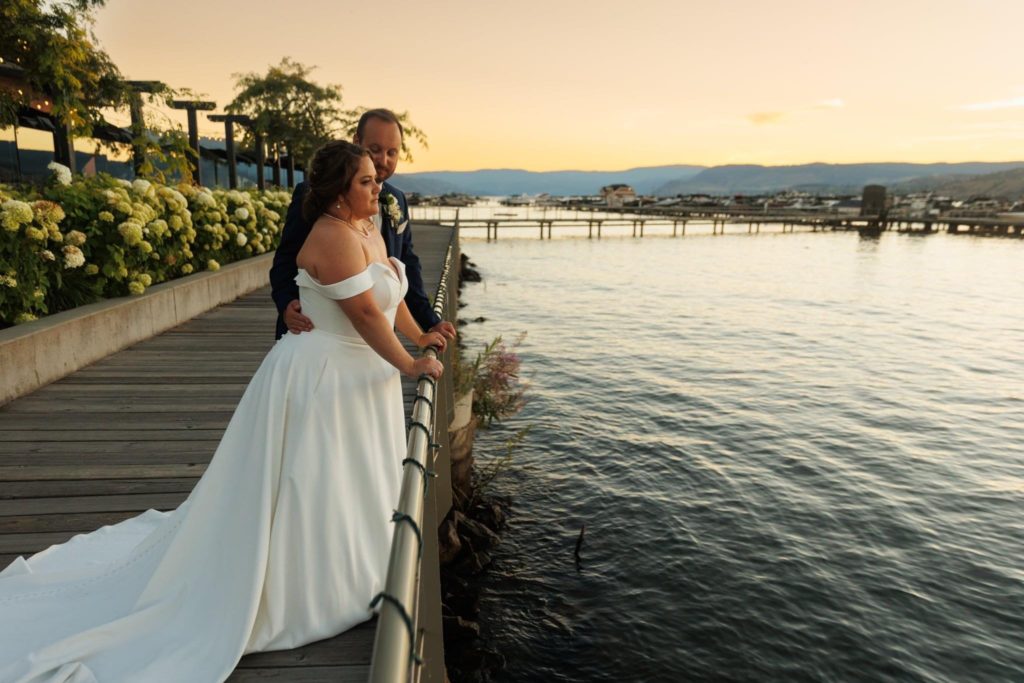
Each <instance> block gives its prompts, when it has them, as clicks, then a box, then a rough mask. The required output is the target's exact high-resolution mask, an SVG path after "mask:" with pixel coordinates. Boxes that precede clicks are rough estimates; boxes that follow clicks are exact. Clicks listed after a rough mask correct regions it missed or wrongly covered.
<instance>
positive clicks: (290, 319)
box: [270, 109, 455, 339]
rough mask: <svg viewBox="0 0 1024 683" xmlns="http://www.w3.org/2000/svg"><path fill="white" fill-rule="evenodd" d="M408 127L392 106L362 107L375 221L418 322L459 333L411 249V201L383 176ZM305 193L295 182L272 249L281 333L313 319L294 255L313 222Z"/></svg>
mask: <svg viewBox="0 0 1024 683" xmlns="http://www.w3.org/2000/svg"><path fill="white" fill-rule="evenodd" d="M404 135H405V131H403V130H402V124H401V123H399V121H398V117H397V116H395V114H394V112H392V111H391V110H389V109H370V110H369V111H367V112H366V113H364V114H363V115H362V116H361V117H360V119H359V123H358V125H357V126H356V134H355V136H354V137H353V138H352V142H354V143H355V144H357V145H361V146H362V147H363V148H365V149H366V150H368V151H369V152H370V158H371V159H372V160H373V166H374V168H375V169H376V170H377V182H378V183H381V184H382V185H383V187H382V188H381V191H380V212H379V213H378V214H377V215H376V216H374V224H375V225H376V226H377V228H379V229H380V232H381V236H382V237H383V238H384V244H385V246H386V247H387V251H388V256H396V257H397V258H398V259H399V260H400V261H402V262H403V263H405V275H406V279H407V280H408V281H409V291H408V292H407V293H406V295H405V303H406V305H407V306H408V307H409V312H410V313H412V317H413V318H415V319H416V322H418V323H419V324H420V327H422V328H423V329H424V330H427V331H430V332H439V333H441V334H443V335H444V336H445V337H447V338H448V339H454V338H455V326H454V325H452V324H451V323H450V322H448V321H447V320H441V318H440V317H439V316H438V315H437V313H435V312H434V308H433V306H432V305H431V303H430V299H429V298H427V295H426V293H425V292H424V291H423V275H422V273H421V272H420V259H419V257H418V256H416V254H415V253H414V252H413V250H412V230H411V226H410V224H409V206H408V204H406V201H405V195H404V194H403V193H402V191H401V190H399V189H398V188H396V187H395V186H394V185H392V184H390V183H388V182H385V181H386V180H387V179H388V178H390V177H391V176H392V175H394V173H395V167H396V166H398V156H399V154H400V153H401V151H402V139H403V137H404ZM305 196H306V183H304V182H303V183H299V184H298V185H296V186H295V193H294V194H293V195H292V203H291V205H290V206H289V207H288V215H287V217H286V218H285V221H284V231H283V232H282V233H281V245H280V246H279V247H278V248H277V253H275V254H274V265H273V266H271V268H270V284H271V287H272V291H271V297H272V298H273V299H274V304H275V305H276V306H277V311H278V316H277V338H278V339H280V338H281V337H282V336H284V333H285V332H289V331H290V332H294V333H295V334H299V333H300V332H308V331H309V330H312V329H313V322H312V321H311V320H310V319H309V318H307V317H306V316H305V315H303V314H302V305H301V304H300V303H299V288H298V285H296V284H295V276H296V275H297V274H298V266H296V265H295V257H296V255H298V253H299V249H301V248H302V244H303V242H305V241H306V237H308V236H309V231H310V229H312V227H313V224H312V223H306V221H305V220H303V218H302V199H303V197H305Z"/></svg>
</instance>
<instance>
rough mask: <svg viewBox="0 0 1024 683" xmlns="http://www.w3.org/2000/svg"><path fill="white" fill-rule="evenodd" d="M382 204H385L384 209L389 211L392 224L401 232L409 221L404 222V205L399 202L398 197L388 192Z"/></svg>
mask: <svg viewBox="0 0 1024 683" xmlns="http://www.w3.org/2000/svg"><path fill="white" fill-rule="evenodd" d="M381 204H383V205H384V211H386V212H387V214H388V218H390V219H391V226H392V227H393V228H395V231H396V232H398V233H399V234H401V233H402V231H403V230H405V226H406V225H407V224H408V221H405V222H402V218H403V216H402V207H401V206H400V205H399V204H398V198H397V197H395V195H393V194H390V193H388V194H386V195H384V197H383V198H382V199H381Z"/></svg>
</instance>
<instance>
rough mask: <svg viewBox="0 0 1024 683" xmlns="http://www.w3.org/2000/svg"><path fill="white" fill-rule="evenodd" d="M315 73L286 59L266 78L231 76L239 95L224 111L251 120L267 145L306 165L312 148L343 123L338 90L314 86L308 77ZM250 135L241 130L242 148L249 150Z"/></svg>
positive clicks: (339, 89)
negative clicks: (276, 146)
mask: <svg viewBox="0 0 1024 683" xmlns="http://www.w3.org/2000/svg"><path fill="white" fill-rule="evenodd" d="M314 68H315V67H307V66H304V65H302V64H299V63H298V62H295V61H292V60H291V59H290V58H288V57H285V58H284V59H282V60H281V63H280V64H278V65H277V66H272V67H270V69H269V70H268V71H267V74H266V75H265V76H261V75H259V74H256V73H247V74H235V75H234V78H235V87H236V88H237V89H238V90H239V92H238V94H237V95H235V99H233V100H232V101H231V103H230V104H228V106H227V107H225V109H226V110H227V111H229V112H231V113H232V114H245V115H248V116H249V117H250V118H252V120H253V128H254V129H255V130H256V131H258V132H260V133H262V134H263V135H264V137H265V138H266V140H267V142H268V143H269V144H271V145H273V144H275V143H278V144H282V145H289V146H290V149H291V151H292V154H294V155H295V156H296V157H297V158H298V159H302V160H305V159H308V158H309V157H310V156H311V155H312V154H313V151H314V150H315V149H316V148H317V147H319V146H320V145H322V144H324V143H325V142H327V141H328V140H331V139H334V138H335V137H336V136H337V134H338V131H339V130H340V129H341V128H342V125H343V123H344V120H343V119H342V112H341V86H340V85H327V86H319V85H317V84H316V83H313V82H312V81H310V80H309V79H308V78H307V77H308V76H309V74H310V73H312V71H313V69H314ZM253 133H254V131H253V130H251V129H248V128H247V129H246V130H245V137H244V140H243V144H244V145H247V146H248V145H252V144H253Z"/></svg>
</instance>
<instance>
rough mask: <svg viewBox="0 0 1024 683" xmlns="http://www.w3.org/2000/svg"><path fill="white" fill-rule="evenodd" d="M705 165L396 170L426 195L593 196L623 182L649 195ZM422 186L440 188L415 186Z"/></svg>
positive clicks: (398, 181)
mask: <svg viewBox="0 0 1024 683" xmlns="http://www.w3.org/2000/svg"><path fill="white" fill-rule="evenodd" d="M704 168H705V167H704V166H686V165H675V166H650V167H645V168H631V169H627V170H624V171H543V172H539V171H523V170H519V169H484V170H479V171H428V172H425V173H397V174H395V176H394V183H395V185H396V186H397V187H399V188H401V189H403V190H407V191H411V192H423V193H426V194H441V193H443V192H464V193H466V194H473V195H481V196H486V195H515V194H528V195H536V194H541V193H545V192H546V193H547V194H551V195H562V196H565V195H595V194H598V193H599V192H600V190H601V188H602V187H603V186H605V185H612V184H614V183H625V184H627V185H631V186H632V187H633V188H634V189H635V190H636V191H637V192H640V193H641V194H652V193H653V192H654V191H655V190H656V189H657V188H658V187H661V186H662V185H665V184H666V183H668V182H669V181H672V180H679V179H684V180H685V179H687V178H690V177H692V176H694V175H696V174H697V173H699V172H701V171H702V170H704ZM417 187H422V188H433V187H436V188H443V189H440V190H433V189H429V190H428V189H422V190H421V189H416V188H417Z"/></svg>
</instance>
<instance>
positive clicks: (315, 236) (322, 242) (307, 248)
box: [295, 218, 362, 270]
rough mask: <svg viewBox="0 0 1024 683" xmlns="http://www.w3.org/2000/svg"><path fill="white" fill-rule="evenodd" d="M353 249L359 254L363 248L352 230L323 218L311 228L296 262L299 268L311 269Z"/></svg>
mask: <svg viewBox="0 0 1024 683" xmlns="http://www.w3.org/2000/svg"><path fill="white" fill-rule="evenodd" d="M353 251H355V253H357V254H359V253H361V252H362V248H361V247H360V245H359V240H358V239H357V238H356V236H355V235H354V234H352V231H351V230H338V229H337V228H335V227H334V226H332V225H331V224H330V223H328V222H327V220H326V219H324V218H321V219H319V220H318V221H316V222H315V223H314V224H313V227H312V228H310V230H309V235H308V236H307V237H306V240H305V242H303V243H302V247H301V248H300V249H299V253H298V254H297V255H296V257H295V262H296V264H297V265H298V266H299V268H305V269H306V270H310V268H311V267H315V265H316V264H317V263H318V262H321V261H332V260H336V259H337V258H338V257H339V255H341V254H344V253H351V252H353Z"/></svg>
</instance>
